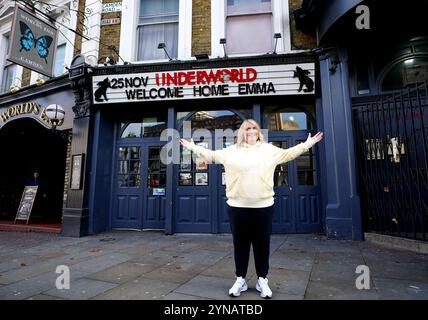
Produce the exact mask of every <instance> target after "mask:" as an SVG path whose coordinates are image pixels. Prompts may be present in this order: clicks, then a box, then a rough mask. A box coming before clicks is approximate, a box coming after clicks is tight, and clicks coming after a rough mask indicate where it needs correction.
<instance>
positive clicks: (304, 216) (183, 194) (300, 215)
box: [174, 131, 322, 233]
mask: <svg viewBox="0 0 428 320" xmlns="http://www.w3.org/2000/svg"><path fill="white" fill-rule="evenodd" d="M307 135H308V132H306V131H302V132H298V133H289V134H287V136H284V135H276V136H275V135H270V137H269V138H270V141H269V143H272V144H274V145H275V146H277V147H280V148H284V149H287V148H289V147H292V146H294V145H297V144H298V143H300V142H303V141H305V140H306V138H307ZM316 148H317V147H314V148H312V149H310V150H309V151H308V152H306V153H305V154H303V155H301V156H300V157H298V158H297V159H295V160H294V161H290V162H288V163H285V164H281V165H278V166H277V167H276V168H275V173H274V181H273V185H274V191H275V204H274V206H275V211H274V218H273V232H274V233H299V232H317V231H321V230H322V223H321V222H322V221H321V206H320V199H321V196H320V187H319V174H318V163H317V162H318V160H317V152H316ZM187 156H190V154H188V155H187ZM184 158H186V155H184V157H183V155H182V161H181V164H180V165H177V166H176V170H174V171H175V175H174V179H175V180H176V181H177V182H178V183H177V187H176V188H175V204H176V205H175V208H174V215H175V231H176V232H207V233H229V232H230V225H229V218H228V213H227V203H226V201H227V197H226V186H225V179H224V167H223V166H222V165H219V164H208V165H207V164H202V165H201V164H200V163H198V160H197V159H196V160H195V161H193V160H188V161H186V160H185V159H184ZM201 178H203V179H201Z"/></svg>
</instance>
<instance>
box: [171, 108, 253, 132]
mask: <svg viewBox="0 0 428 320" xmlns="http://www.w3.org/2000/svg"><path fill="white" fill-rule="evenodd" d="M246 117H247V114H244V113H241V112H239V111H237V112H233V111H230V110H214V111H197V112H195V113H193V114H192V113H190V112H178V113H177V121H178V127H179V128H182V126H183V121H190V124H191V127H192V131H193V130H197V129H207V130H215V129H232V130H236V129H239V127H240V125H241V124H242V121H243V118H246Z"/></svg>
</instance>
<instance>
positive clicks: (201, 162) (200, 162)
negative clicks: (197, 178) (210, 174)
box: [195, 157, 208, 171]
mask: <svg viewBox="0 0 428 320" xmlns="http://www.w3.org/2000/svg"><path fill="white" fill-rule="evenodd" d="M195 166H196V170H198V171H202V170H208V162H207V161H206V160H205V159H204V158H200V157H197V158H196V160H195Z"/></svg>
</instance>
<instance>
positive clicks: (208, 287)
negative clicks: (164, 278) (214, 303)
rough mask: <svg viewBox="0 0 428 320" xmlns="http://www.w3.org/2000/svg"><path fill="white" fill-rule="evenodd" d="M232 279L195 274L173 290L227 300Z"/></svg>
mask: <svg viewBox="0 0 428 320" xmlns="http://www.w3.org/2000/svg"><path fill="white" fill-rule="evenodd" d="M232 285H233V281H231V280H230V279H224V278H219V277H207V276H202V275H199V276H196V277H195V278H193V279H192V280H190V281H189V282H187V283H185V284H183V285H181V286H180V287H178V288H177V289H175V290H174V292H177V293H183V294H190V295H194V296H198V297H203V298H209V299H216V300H217V299H220V300H228V299H231V297H229V295H228V291H229V289H230V287H231V286H232Z"/></svg>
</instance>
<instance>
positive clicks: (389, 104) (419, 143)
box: [352, 82, 428, 241]
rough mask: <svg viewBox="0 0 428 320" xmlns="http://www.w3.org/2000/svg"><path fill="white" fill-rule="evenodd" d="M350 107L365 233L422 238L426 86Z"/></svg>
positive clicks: (427, 175) (427, 150)
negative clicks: (351, 109)
mask: <svg viewBox="0 0 428 320" xmlns="http://www.w3.org/2000/svg"><path fill="white" fill-rule="evenodd" d="M352 108H353V119H354V120H353V121H354V130H355V139H356V143H355V146H356V149H357V150H356V151H357V163H358V167H359V186H360V196H361V210H362V215H363V225H364V229H365V231H373V232H377V233H382V234H387V235H394V236H400V237H406V238H413V239H419V240H425V241H426V240H428V239H427V238H428V237H427V229H428V170H427V168H428V145H427V140H428V87H427V83H426V82H425V83H424V84H420V85H417V86H413V87H409V88H406V89H403V90H400V91H394V92H389V93H385V94H382V95H376V96H365V97H359V98H354V99H353V100H352Z"/></svg>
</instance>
